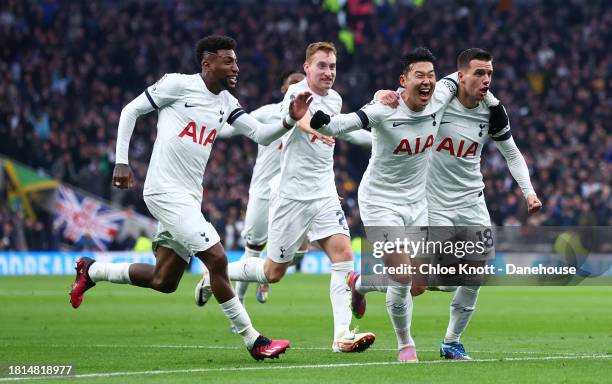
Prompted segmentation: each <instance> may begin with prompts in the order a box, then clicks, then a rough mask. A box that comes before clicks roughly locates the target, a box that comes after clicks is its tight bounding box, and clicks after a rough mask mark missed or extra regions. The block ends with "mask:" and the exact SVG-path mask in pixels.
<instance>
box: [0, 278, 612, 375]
mask: <svg viewBox="0 0 612 384" xmlns="http://www.w3.org/2000/svg"><path fill="white" fill-rule="evenodd" d="M196 280H197V276H194V275H191V274H188V275H185V276H184V278H183V281H182V282H181V285H180V287H179V289H178V291H177V292H175V293H173V294H170V295H164V294H160V293H157V292H154V291H151V290H146V289H142V288H136V287H132V286H125V285H124V286H122V285H114V284H110V283H100V284H98V285H97V286H96V287H95V288H93V289H92V290H90V291H89V292H88V293H87V295H86V296H85V301H84V302H83V305H82V306H81V308H79V309H78V310H74V309H72V307H71V306H70V304H69V302H68V290H69V286H70V284H71V282H72V277H69V276H35V277H0V368H2V376H0V382H4V381H8V380H9V379H13V378H14V377H7V376H6V372H7V365H9V364H19V365H28V364H59V365H66V364H69V365H73V366H74V370H73V374H75V375H76V376H74V377H70V378H68V377H63V378H54V379H49V378H47V379H35V380H33V379H27V380H24V381H23V382H36V383H43V382H50V383H59V382H62V383H63V382H66V383H77V382H78V383H140V382H147V383H214V382H218V383H230V382H245V383H246V382H248V383H273V382H284V383H288V382H290V383H313V382H318V383H325V384H328V383H334V382H344V383H347V382H352V383H356V382H359V383H376V384H379V383H386V382H389V383H432V382H438V383H445V382H448V383H460V382H470V383H523V382H526V383H533V382H538V383H559V382H580V383H582V382H593V383H601V382H606V381H607V382H610V381H612V287H485V288H483V289H482V290H481V294H480V298H479V301H478V308H477V310H476V312H475V314H474V317H473V319H472V322H471V324H470V325H469V327H468V329H467V331H466V332H465V334H464V335H463V338H462V341H463V343H464V344H465V346H466V349H467V350H468V351H469V352H471V354H472V356H473V357H474V358H475V359H477V361H473V362H448V361H443V360H441V359H440V358H439V357H438V352H437V349H438V346H439V343H440V340H441V338H442V336H443V335H444V331H445V329H446V324H447V321H448V305H449V302H450V299H451V297H452V294H450V293H443V292H427V293H425V294H424V295H423V296H420V297H417V298H415V304H414V317H413V322H412V324H413V327H412V329H413V335H414V338H415V341H416V343H417V350H418V355H419V358H420V360H421V362H420V363H418V364H410V365H407V364H398V363H396V362H395V359H396V351H395V337H394V334H393V331H392V329H391V325H390V322H389V319H388V317H387V312H386V310H385V307H384V295H383V294H381V293H376V292H374V293H371V294H369V296H368V311H367V313H366V315H365V317H364V318H363V319H361V320H358V321H357V320H354V322H353V324H354V325H358V326H359V328H360V329H361V330H368V331H372V332H374V333H375V334H376V336H377V340H376V342H375V343H374V345H373V346H372V348H371V349H370V350H368V351H366V352H364V353H360V354H334V353H332V352H331V330H332V319H331V307H330V303H329V291H328V285H329V276H326V275H289V276H287V277H286V278H285V279H284V281H282V282H280V283H279V284H276V285H273V286H272V290H271V293H270V301H269V302H268V303H267V304H263V305H262V304H259V303H257V302H256V301H255V298H254V294H253V292H254V291H253V289H252V288H250V290H249V294H248V295H249V296H248V298H247V309H248V310H249V313H250V315H251V318H252V319H253V323H254V325H255V327H256V328H257V329H258V330H260V331H261V332H262V333H263V334H265V335H267V336H269V337H273V338H286V339H289V340H290V341H291V345H292V348H291V349H289V350H288V351H287V353H286V354H284V355H281V358H280V359H278V360H273V361H269V360H267V361H265V362H263V363H262V362H256V361H254V360H252V359H251V357H250V356H249V354H248V353H247V351H246V349H245V348H244V346H243V344H242V340H241V339H240V338H239V337H238V336H235V335H232V334H231V333H230V331H229V324H228V322H227V320H226V319H225V317H224V316H223V314H222V312H221V310H220V308H219V307H218V305H217V304H216V303H214V302H211V303H209V304H208V305H207V306H206V307H205V308H199V307H196V306H195V304H194V303H193V287H194V285H195V283H196ZM20 382H21V381H20Z"/></svg>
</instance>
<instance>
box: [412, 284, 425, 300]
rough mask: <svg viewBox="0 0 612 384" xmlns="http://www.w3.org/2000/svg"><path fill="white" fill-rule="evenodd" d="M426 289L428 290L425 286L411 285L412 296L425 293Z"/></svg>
mask: <svg viewBox="0 0 612 384" xmlns="http://www.w3.org/2000/svg"><path fill="white" fill-rule="evenodd" d="M425 290H426V287H425V286H421V285H413V286H412V287H410V294H411V295H412V297H415V296H420V295H422V294H423V293H425Z"/></svg>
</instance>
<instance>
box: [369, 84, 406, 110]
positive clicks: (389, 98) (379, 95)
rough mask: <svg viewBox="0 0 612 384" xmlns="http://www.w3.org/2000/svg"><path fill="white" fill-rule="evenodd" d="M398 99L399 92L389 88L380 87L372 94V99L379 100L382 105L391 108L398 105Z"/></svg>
mask: <svg viewBox="0 0 612 384" xmlns="http://www.w3.org/2000/svg"><path fill="white" fill-rule="evenodd" d="M399 99H400V96H399V94H398V93H397V92H395V91H391V90H389V89H381V90H378V91H376V93H375V94H374V100H376V101H380V102H381V103H383V104H384V105H387V106H389V107H391V108H397V107H398V106H399Z"/></svg>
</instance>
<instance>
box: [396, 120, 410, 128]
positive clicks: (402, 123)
mask: <svg viewBox="0 0 612 384" xmlns="http://www.w3.org/2000/svg"><path fill="white" fill-rule="evenodd" d="M405 124H410V123H409V122H407V121H404V122H397V121H396V122H394V123H393V126H394V127H399V126H400V125H405Z"/></svg>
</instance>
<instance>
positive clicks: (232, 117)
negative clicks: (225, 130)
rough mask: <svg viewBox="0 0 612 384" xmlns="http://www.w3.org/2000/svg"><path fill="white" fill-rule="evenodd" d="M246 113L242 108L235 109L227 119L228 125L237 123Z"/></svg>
mask: <svg viewBox="0 0 612 384" xmlns="http://www.w3.org/2000/svg"><path fill="white" fill-rule="evenodd" d="M244 113H245V112H244V109H242V108H236V109H234V110H233V111H232V113H230V115H229V117H228V118H227V123H228V124H230V125H231V124H232V123H233V122H234V121H236V119H237V118H238V117H240V116H242V115H243V114H244Z"/></svg>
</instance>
